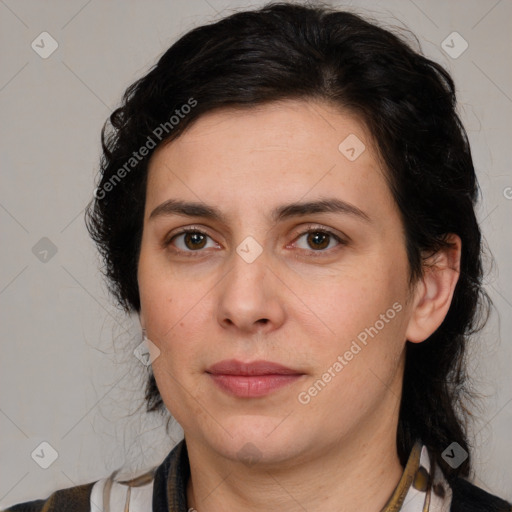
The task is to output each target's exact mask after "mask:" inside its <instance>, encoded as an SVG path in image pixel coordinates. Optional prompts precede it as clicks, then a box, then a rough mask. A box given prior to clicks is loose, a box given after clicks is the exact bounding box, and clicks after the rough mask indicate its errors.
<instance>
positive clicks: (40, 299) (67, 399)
mask: <svg viewBox="0 0 512 512" xmlns="http://www.w3.org/2000/svg"><path fill="white" fill-rule="evenodd" d="M261 3H262V2H250V3H249V2H234V1H222V0H173V1H168V0H167V1H159V0H152V1H147V2H143V1H124V2H122V1H108V2H106V1H104V2H100V1H99V0H90V1H82V0H75V1H64V0H61V1H52V2H44V3H43V2H39V1H36V0H32V1H28V0H27V1H14V0H0V25H1V36H0V52H1V62H2V66H1V71H0V109H1V115H2V124H1V135H0V145H1V150H2V153H1V154H2V160H1V162H2V167H1V168H2V187H1V189H0V222H1V229H2V239H3V243H2V260H1V266H0V308H1V336H2V357H1V361H0V364H1V367H0V378H1V400H0V432H1V440H0V457H1V461H2V465H1V472H0V508H3V507H5V506H8V505H10V504H12V503H16V502H19V501H23V500H27V499H34V498H44V497H46V496H47V495H48V494H49V493H50V492H52V491H54V490H56V489H58V488H64V487H69V486H72V485H78V484H82V483H86V482H90V481H94V480H97V479H99V478H103V477H105V476H108V474H110V472H111V471H113V470H114V469H117V468H118V467H120V466H123V473H126V474H131V473H133V472H137V471H142V470H145V469H147V468H149V467H151V466H153V465H157V464H159V463H160V462H161V461H162V460H163V458H164V456H165V455H166V454H167V453H168V451H169V450H170V448H171V447H172V446H173V445H174V443H175V442H176V441H177V440H178V439H179V438H180V435H181V433H180V429H179V427H176V428H175V429H174V430H173V433H172V438H171V439H169V438H167V437H166V436H165V433H164V430H163V424H164V423H163V420H162V419H161V418H158V417H156V418H151V417H147V416H146V415H145V414H144V411H143V407H141V404H142V397H143V393H142V389H143V385H144V383H145V375H146V369H145V367H144V366H143V365H141V363H140V362H139V361H138V360H137V359H136V358H135V357H134V356H133V353H132V351H133V349H134V348H135V347H136V346H137V345H138V344H139V343H140V339H139V336H140V331H139V327H138V323H137V319H136V318H129V317H126V316H125V315H123V314H122V312H121V311H120V310H118V309H116V306H115V305H114V304H113V301H112V299H111V298H110V297H109V296H108V293H107V292H106V288H105V285H104V284H103V282H102V280H101V275H100V272H99V270H98V267H99V259H98V256H97V255H96V250H95V248H94V246H93V244H92V242H91V241H90V240H89V239H88V235H87V232H86V230H85V226H84V222H83V211H84V207H85V205H86V204H87V202H88V201H89V200H90V198H91V196H92V192H93V189H94V180H95V176H96V169H97V162H98V158H99V155H100V145H99V133H100V129H101V126H102V124H103V122H104V120H105V119H106V117H107V116H108V115H109V113H110V112H111V110H112V109H113V108H114V107H115V106H116V105H117V104H118V101H119V99H120V96H121V94H122V93H123V91H124V89H125V88H126V87H127V86H128V85H129V84H130V83H132V82H133V81H134V80H135V79H136V78H138V77H140V76H141V75H142V74H143V73H145V72H146V71H147V70H148V69H149V67H150V66H151V65H152V64H153V63H154V62H155V61H156V59H157V57H158V56H159V55H160V54H161V53H162V52H163V51H164V50H165V49H166V48H167V47H168V46H169V45H170V44H171V42H173V41H174V40H175V39H176V38H177V37H178V36H180V35H182V34H183V33H185V32H186V31H188V30H189V29H191V28H193V27H195V26H197V25H199V24H201V23H204V22H208V21H212V20H214V19H217V18H219V17H222V16H224V15H226V14H228V13H229V12H231V11H233V10H235V9H239V8H243V7H244V6H256V5H260V4H261ZM333 5H338V6H348V8H349V9H351V10H355V11H356V12H360V13H362V14H367V15H368V14H369V15H371V16H373V17H374V18H375V19H377V20H380V21H381V22H382V23H384V24H386V25H388V24H393V25H397V24H398V25H400V24H403V25H405V26H407V27H409V28H410V29H411V30H412V31H413V32H414V33H415V34H416V35H417V36H418V38H419V40H420V42H421V46H422V48H423V51H424V52H425V53H426V55H427V56H429V57H431V58H433V59H435V60H436V61H438V62H440V63H441V64H443V65H444V66H446V67H447V68H448V69H449V70H450V71H451V72H452V73H453V76H454V78H455V81H456V84H457V86H458V94H459V102H460V113H461V116H462V119H463V121H464V123H465V126H466V128H467V130H468V134H469V137H470V140H471V144H472V148H473V154H474V161H475V165H476V168H477V170H478V176H479V180H480V184H481V187H482V191H483V201H482V203H481V204H480V206H479V210H478V216H479V219H480V221H481V225H482V229H483V232H484V235H485V238H486V241H487V244H488V246H489V248H490V251H491V252H492V254H493V255H494V258H495V265H494V266H493V267H492V268H490V271H489V273H488V274H487V276H486V289H487V291H488V293H489V294H490V295H491V297H492V298H493V300H494V302H495V305H496V312H495V313H494V314H493V316H492V318H491V321H490V322H489V324H488V326H487V328H486V329H485V330H484V331H483V333H482V334H481V336H480V337H479V338H477V339H476V340H475V343H474V344H473V348H472V350H471V356H472V357H471V373H472V374H473V375H474V378H475V383H476V384H477V387H478V390H479V392H480V393H481V395H482V401H481V402H479V404H478V407H477V408H476V409H475V424H474V427H473V432H474V433H475V435H476V437H475V447H476V451H475V455H476V457H475V463H476V464H475V469H476V473H477V477H476V479H475V481H476V483H477V484H478V485H480V486H481V487H483V488H485V489H488V490H491V491H492V492H494V493H498V494H501V495H502V496H503V497H506V498H508V499H509V500H512V484H511V480H512V477H511V471H510V466H511V465H510V460H511V459H512V435H511V432H512V385H511V379H510V366H511V359H512V357H511V355H512V345H511V342H510V332H511V331H512V320H511V319H512V290H511V286H510V283H511V282H512V275H511V274H512V261H511V258H510V255H511V254H512V236H511V232H510V221H511V210H512V199H511V197H512V188H510V187H512V173H511V166H510V164H511V150H510V146H511V141H512V133H511V131H512V130H511V123H510V115H511V111H512V77H511V67H510V54H511V50H512V49H511V29H510V20H511V19H512V1H511V0H500V1H497V0H472V1H471V0H468V1H463V0H459V1H451V2H446V1H443V0H436V1H426V0H394V1H386V2H383V1H382V2H380V1H375V0H374V1H360V2H352V3H348V2H345V3H343V2H337V3H333ZM44 31H46V32H48V33H50V34H51V36H52V37H53V38H54V39H55V40H56V41H57V42H58V45H59V46H58V49H57V50H56V51H55V52H54V53H53V54H52V55H51V56H50V57H48V58H47V59H43V58H41V57H40V56H39V55H38V54H37V53H36V52H35V51H34V50H33V49H32V48H31V43H32V41H34V40H36V43H37V41H40V38H38V36H39V34H41V33H42V32H44ZM453 31H457V32H458V33H460V34H461V36H462V37H463V38H464V40H466V41H467V43H468V45H469V46H468V48H467V50H466V51H465V52H464V53H462V55H460V56H458V57H457V58H453V57H451V56H449V55H448V54H447V53H446V52H445V51H444V50H443V49H442V47H441V43H442V41H443V40H445V39H446V38H447V36H449V34H451V33H452V32H453ZM448 41H451V40H450V39H449V40H448ZM449 44H451V45H452V46H455V48H454V50H457V49H460V48H461V47H460V41H459V42H457V41H455V42H454V43H453V44H452V43H449ZM45 47H46V48H48V46H47V44H45ZM452 52H453V51H452ZM44 237H46V238H48V239H49V240H50V241H51V244H50V243H49V242H48V240H43V241H40V240H41V239H42V238H44ZM34 246H36V249H33V248H34ZM53 246H55V248H56V249H57V252H56V253H55V254H52V247H53ZM45 250H46V251H47V252H46V253H45V252H44V251H45ZM53 250H55V249H53ZM488 262H490V259H488ZM138 408H139V409H138ZM41 442H47V443H49V444H50V445H51V446H52V447H53V449H54V450H55V451H56V452H57V454H58V458H57V459H56V460H55V462H54V463H53V464H52V465H51V466H50V467H49V468H48V469H42V468H41V467H40V466H39V465H38V464H37V463H36V462H35V460H38V459H37V455H34V458H33V457H32V456H31V454H32V453H33V452H34V450H35V449H36V448H37V447H38V446H39V445H40V443H41ZM35 453H36V454H37V453H39V455H40V457H39V460H38V462H40V463H41V461H42V462H44V461H43V459H44V460H46V462H48V460H49V459H48V457H49V456H51V453H52V452H51V450H50V449H45V448H44V446H43V452H41V448H39V449H38V451H37V450H36V452H35ZM42 453H44V455H41V454H42ZM45 457H46V459H45ZM34 459H35V460H34Z"/></svg>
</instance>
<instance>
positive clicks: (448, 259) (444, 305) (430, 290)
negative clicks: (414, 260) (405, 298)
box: [406, 233, 462, 343]
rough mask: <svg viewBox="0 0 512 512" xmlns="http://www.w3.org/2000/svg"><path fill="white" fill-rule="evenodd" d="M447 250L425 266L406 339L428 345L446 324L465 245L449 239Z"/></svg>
mask: <svg viewBox="0 0 512 512" xmlns="http://www.w3.org/2000/svg"><path fill="white" fill-rule="evenodd" d="M446 241H447V242H448V243H449V244H450V245H449V246H448V247H445V248H443V249H440V250H439V251H438V252H437V253H435V254H433V255H431V256H429V257H428V258H427V259H426V261H425V262H424V270H423V277H422V278H421V279H420V280H419V281H418V282H417V283H416V289H415V291H414V300H413V305H412V310H411V317H410V320H409V323H408V325H407V330H406V339H407V340H408V341H411V342H412V343H420V342H422V341H425V340H426V339H427V338H428V337H429V336H430V335H431V334H433V333H434V332H435V331H436V329H437V328H438V327H439V326H440V325H441V324H442V323H443V320H444V319H445V317H446V315H447V313H448V310H449V309H450V304H451V302H452V297H453V293H454V291H455V286H456V285H457V281H458V280H459V275H460V258H461V247H462V242H461V240H460V238H459V236H457V235H455V234H453V233H450V234H448V235H447V236H446Z"/></svg>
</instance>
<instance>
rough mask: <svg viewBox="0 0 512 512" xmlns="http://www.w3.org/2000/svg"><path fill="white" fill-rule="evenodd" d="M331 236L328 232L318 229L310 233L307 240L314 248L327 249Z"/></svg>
mask: <svg viewBox="0 0 512 512" xmlns="http://www.w3.org/2000/svg"><path fill="white" fill-rule="evenodd" d="M330 236H331V235H329V234H328V233H324V232H322V231H316V232H311V233H308V236H307V242H308V244H309V246H310V247H311V248H312V249H314V250H321V249H325V248H326V247H328V246H329V242H330Z"/></svg>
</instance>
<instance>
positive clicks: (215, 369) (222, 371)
mask: <svg viewBox="0 0 512 512" xmlns="http://www.w3.org/2000/svg"><path fill="white" fill-rule="evenodd" d="M206 373H213V374H217V375H302V372H299V371H297V370H294V369H292V368H288V367H286V366H283V365H282V364H279V363H273V362H272V361H251V362H247V363H244V362H242V361H238V360H236V359H226V360H224V361H219V362H218V363H215V364H214V365H212V366H210V367H209V368H207V370H206Z"/></svg>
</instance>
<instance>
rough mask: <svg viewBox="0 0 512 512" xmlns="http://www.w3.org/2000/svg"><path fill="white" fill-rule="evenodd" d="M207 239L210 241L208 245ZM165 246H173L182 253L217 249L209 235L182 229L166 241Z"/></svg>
mask: <svg viewBox="0 0 512 512" xmlns="http://www.w3.org/2000/svg"><path fill="white" fill-rule="evenodd" d="M208 239H209V240H210V241H211V243H210V245H208V243H209V242H208ZM165 245H166V246H168V245H173V246H174V247H175V248H176V249H177V250H178V251H182V252H200V250H201V249H207V248H209V247H218V244H217V243H216V242H214V241H213V240H212V239H211V237H210V236H209V235H207V234H206V233H204V232H203V231H200V230H198V229H195V228H188V229H183V230H182V231H180V232H179V233H177V234H175V235H173V236H172V237H171V238H170V239H169V240H168V241H166V242H165Z"/></svg>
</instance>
